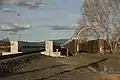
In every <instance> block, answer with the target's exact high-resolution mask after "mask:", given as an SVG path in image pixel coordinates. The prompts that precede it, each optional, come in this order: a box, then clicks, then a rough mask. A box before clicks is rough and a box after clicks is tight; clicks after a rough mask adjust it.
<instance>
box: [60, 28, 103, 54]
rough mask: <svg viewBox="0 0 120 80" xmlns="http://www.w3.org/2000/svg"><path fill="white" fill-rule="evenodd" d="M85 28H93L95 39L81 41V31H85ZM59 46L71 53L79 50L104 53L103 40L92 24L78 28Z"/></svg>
mask: <svg viewBox="0 0 120 80" xmlns="http://www.w3.org/2000/svg"><path fill="white" fill-rule="evenodd" d="M86 30H93V31H94V32H95V33H96V35H97V39H94V40H87V41H82V38H83V37H82V36H81V35H82V33H83V32H86ZM61 47H64V48H65V49H67V51H68V52H69V53H71V54H72V55H76V54H79V53H81V52H89V53H102V54H103V53H104V50H103V49H104V48H103V47H104V41H103V39H102V37H101V34H100V31H99V30H98V29H97V28H95V27H92V26H86V27H84V28H82V29H80V30H79V31H78V32H77V33H75V34H74V35H73V36H72V37H71V38H70V39H68V40H67V41H66V42H65V43H64V44H62V45H61Z"/></svg>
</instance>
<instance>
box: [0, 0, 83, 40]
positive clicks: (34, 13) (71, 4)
mask: <svg viewBox="0 0 120 80" xmlns="http://www.w3.org/2000/svg"><path fill="white" fill-rule="evenodd" d="M13 1H14V0H13ZM42 2H43V3H44V6H40V7H38V8H36V9H28V8H27V7H26V6H18V5H16V4H9V3H5V4H3V5H1V7H2V8H10V9H12V10H14V11H16V12H15V13H14V12H3V11H2V10H0V23H1V22H11V21H13V20H16V21H17V22H20V23H22V24H30V25H31V26H32V28H31V29H27V30H24V31H20V32H17V33H18V34H21V36H20V39H21V40H27V41H44V40H51V39H67V38H70V37H71V36H72V35H73V33H74V30H51V29H50V28H48V27H44V26H42V25H51V24H57V25H62V26H68V27H73V25H75V24H76V23H77V20H79V19H80V6H81V0H43V1H42ZM17 14H20V16H16V15H17ZM36 24H40V25H39V26H36ZM9 33H10V32H7V31H0V39H3V38H7V37H9V38H10V40H18V35H10V34H9Z"/></svg>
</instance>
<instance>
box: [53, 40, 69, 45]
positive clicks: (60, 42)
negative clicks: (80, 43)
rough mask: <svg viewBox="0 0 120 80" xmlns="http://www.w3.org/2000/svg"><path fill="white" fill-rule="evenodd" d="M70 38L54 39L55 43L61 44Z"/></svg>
mask: <svg viewBox="0 0 120 80" xmlns="http://www.w3.org/2000/svg"><path fill="white" fill-rule="evenodd" d="M67 40H68V39H58V40H53V42H54V45H56V46H59V45H61V44H63V43H65V42H66V41H67Z"/></svg>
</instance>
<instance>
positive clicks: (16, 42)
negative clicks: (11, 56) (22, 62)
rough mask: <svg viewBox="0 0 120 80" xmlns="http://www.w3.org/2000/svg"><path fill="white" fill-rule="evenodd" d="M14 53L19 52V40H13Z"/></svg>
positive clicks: (12, 48) (12, 49)
mask: <svg viewBox="0 0 120 80" xmlns="http://www.w3.org/2000/svg"><path fill="white" fill-rule="evenodd" d="M10 52H13V53H17V52H18V41H11V51H10Z"/></svg>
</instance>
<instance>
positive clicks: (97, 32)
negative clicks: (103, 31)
mask: <svg viewBox="0 0 120 80" xmlns="http://www.w3.org/2000/svg"><path fill="white" fill-rule="evenodd" d="M86 29H92V30H94V31H95V33H96V34H97V35H98V37H99V38H100V37H101V36H100V31H99V30H98V29H96V28H95V27H85V28H82V29H81V30H80V31H79V32H78V33H76V34H74V35H73V36H72V37H71V38H70V39H69V40H67V41H66V42H65V43H64V44H62V45H61V46H64V45H66V44H67V43H69V42H71V41H72V40H73V39H80V38H79V35H80V34H81V33H82V32H83V31H84V30H86Z"/></svg>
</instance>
